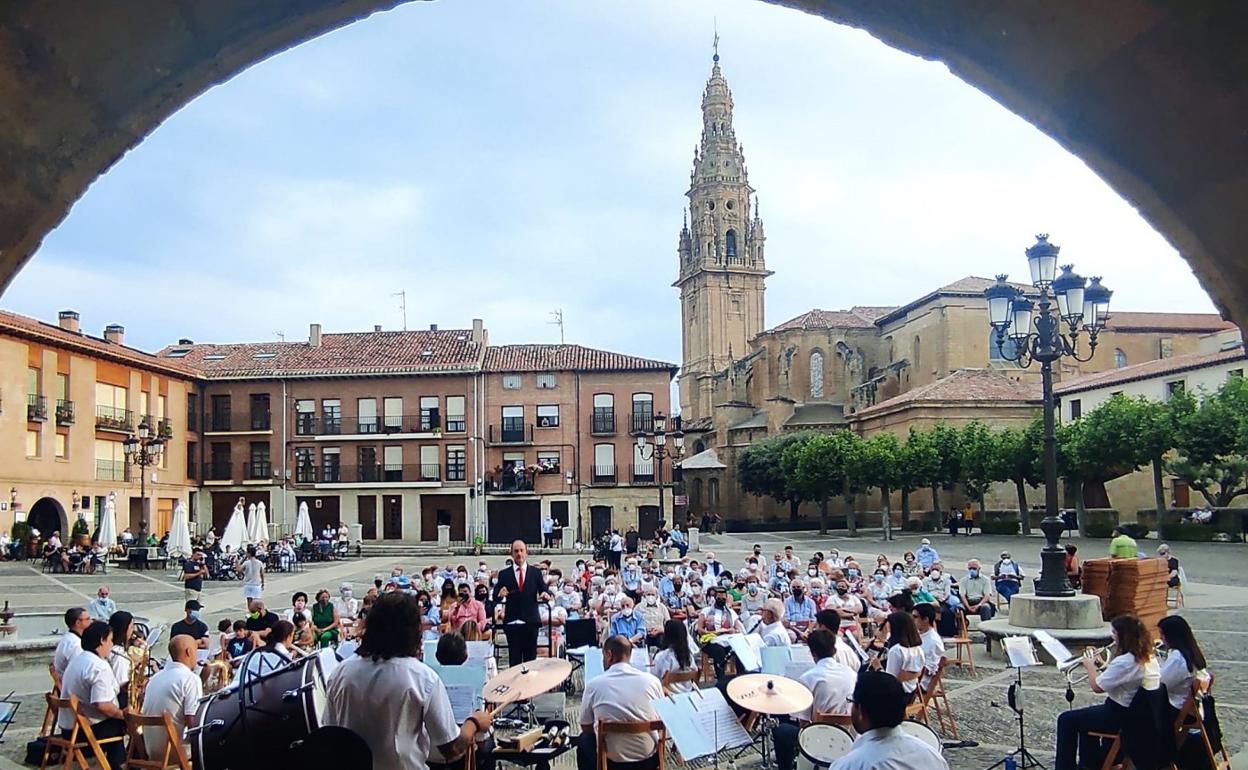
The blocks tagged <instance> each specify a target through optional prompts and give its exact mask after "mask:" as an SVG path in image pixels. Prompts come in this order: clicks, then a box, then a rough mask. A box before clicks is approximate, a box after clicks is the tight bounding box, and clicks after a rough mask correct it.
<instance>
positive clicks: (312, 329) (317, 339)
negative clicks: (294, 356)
mask: <svg viewBox="0 0 1248 770" xmlns="http://www.w3.org/2000/svg"><path fill="white" fill-rule="evenodd" d="M308 344H309V345H311V346H312V347H314V348H319V347H320V346H321V325H320V324H312V325H311V326H309V327H308Z"/></svg>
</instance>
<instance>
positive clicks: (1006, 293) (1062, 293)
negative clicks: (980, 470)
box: [984, 234, 1113, 596]
mask: <svg viewBox="0 0 1248 770" xmlns="http://www.w3.org/2000/svg"><path fill="white" fill-rule="evenodd" d="M1059 251H1061V248H1060V247H1058V246H1055V245H1053V244H1051V243H1049V236H1048V235H1047V234H1041V235H1037V236H1036V243H1035V245H1033V246H1032V247H1031V248H1029V249H1027V251H1026V254H1027V263H1028V266H1029V268H1030V270H1031V284H1032V286H1034V287H1036V289H1037V290H1038V291H1039V295H1040V296H1039V298H1038V299H1037V300H1036V301H1035V302H1034V303H1033V302H1032V301H1031V299H1028V298H1027V297H1025V296H1024V295H1023V292H1022V291H1021V290H1020V289H1018V288H1017V287H1016V286H1012V285H1010V284H1008V283H1006V282H1005V278H1006V276H1004V275H998V276H997V283H996V284H995V285H993V286H990V287H989V288H988V289H987V290H986V291H985V292H984V296H985V297H986V298H987V300H988V323H989V324H990V325H991V326H992V328H993V330H994V331H995V332H996V343H997V350H998V351H999V353H1000V354H1001V358H1003V359H1005V360H1007V361H1016V362H1017V363H1018V364H1019V366H1031V364H1032V362H1034V361H1038V362H1040V382H1041V384H1042V387H1043V392H1044V402H1043V408H1044V520H1043V521H1042V522H1040V529H1042V530H1044V536H1045V546H1044V548H1043V549H1042V550H1041V551H1040V564H1041V567H1040V577H1039V578H1037V579H1036V595H1037V596H1073V595H1074V593H1075V590H1074V589H1073V588H1071V586H1070V582H1069V581H1068V580H1067V579H1066V567H1065V556H1066V553H1065V551H1064V550H1063V549H1062V548H1061V547H1060V546H1058V544H1057V539H1058V538H1059V537H1060V536H1061V534H1062V531H1063V530H1065V529H1066V524H1065V522H1063V521H1062V518H1061V517H1060V516H1059V515H1058V510H1057V433H1056V427H1055V425H1054V415H1053V362H1054V361H1057V360H1059V359H1061V358H1071V359H1074V360H1075V361H1080V362H1083V361H1089V360H1091V358H1092V355H1093V354H1094V353H1095V352H1096V338H1097V335H1098V334H1100V332H1101V330H1102V329H1104V328H1105V322H1106V321H1107V320H1108V319H1109V298H1110V296H1111V295H1112V294H1113V292H1111V291H1110V290H1109V289H1106V288H1105V287H1104V286H1102V285H1101V279H1100V278H1099V277H1098V278H1093V279H1092V281H1091V282H1090V283H1089V282H1088V281H1087V280H1086V279H1084V278H1083V277H1082V276H1080V275H1078V274H1077V273H1075V272H1074V267H1073V266H1072V265H1064V266H1063V267H1062V272H1061V274H1060V275H1058V274H1057V255H1058V252H1059ZM1055 305H1056V307H1055ZM1063 323H1065V325H1066V331H1065V332H1063V331H1062V324H1063ZM1083 333H1086V334H1087V335H1088V346H1087V353H1086V355H1085V354H1083V353H1081V352H1080V350H1079V336H1080V334H1083ZM1007 338H1008V339H1009V341H1010V342H1011V343H1012V344H1013V347H1012V348H1011V347H1010V346H1008V345H1007V344H1006V340H1007ZM1023 515H1024V516H1025V515H1027V514H1026V512H1023Z"/></svg>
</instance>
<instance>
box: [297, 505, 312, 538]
mask: <svg viewBox="0 0 1248 770" xmlns="http://www.w3.org/2000/svg"><path fill="white" fill-rule="evenodd" d="M295 534H296V535H300V536H301V537H303V538H304V539H305V540H311V539H313V538H314V537H315V536H316V533H315V532H313V531H312V517H310V516H309V515H308V504H307V503H299V516H298V518H297V519H296V520H295Z"/></svg>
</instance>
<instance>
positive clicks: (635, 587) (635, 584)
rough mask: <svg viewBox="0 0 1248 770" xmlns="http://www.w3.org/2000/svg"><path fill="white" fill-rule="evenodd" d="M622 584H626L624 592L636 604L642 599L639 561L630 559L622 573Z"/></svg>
mask: <svg viewBox="0 0 1248 770" xmlns="http://www.w3.org/2000/svg"><path fill="white" fill-rule="evenodd" d="M620 582H622V583H623V584H624V592H625V593H626V594H628V596H629V597H630V598H632V600H633V601H634V602H635V601H637V599H638V598H640V596H641V593H640V592H639V589H640V588H641V568H640V567H638V566H637V559H635V558H629V560H628V564H627V565H626V566H625V567H624V569H623V571H621V572H620Z"/></svg>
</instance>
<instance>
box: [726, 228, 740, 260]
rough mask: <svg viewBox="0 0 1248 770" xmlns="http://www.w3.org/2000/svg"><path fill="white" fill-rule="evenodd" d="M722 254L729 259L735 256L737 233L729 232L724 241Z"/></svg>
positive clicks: (734, 231)
mask: <svg viewBox="0 0 1248 770" xmlns="http://www.w3.org/2000/svg"><path fill="white" fill-rule="evenodd" d="M724 253H725V254H727V255H728V256H730V257H735V256H737V231H736V230H729V231H728V235H727V237H726V238H725V240H724Z"/></svg>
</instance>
